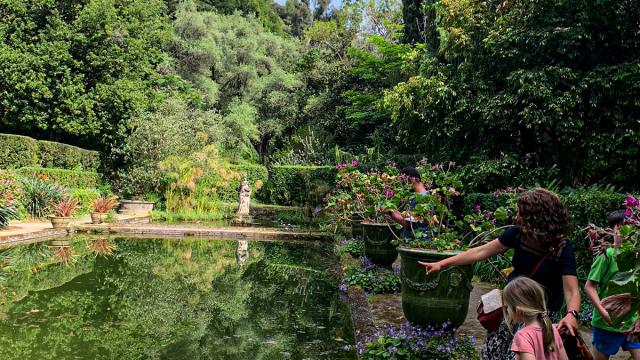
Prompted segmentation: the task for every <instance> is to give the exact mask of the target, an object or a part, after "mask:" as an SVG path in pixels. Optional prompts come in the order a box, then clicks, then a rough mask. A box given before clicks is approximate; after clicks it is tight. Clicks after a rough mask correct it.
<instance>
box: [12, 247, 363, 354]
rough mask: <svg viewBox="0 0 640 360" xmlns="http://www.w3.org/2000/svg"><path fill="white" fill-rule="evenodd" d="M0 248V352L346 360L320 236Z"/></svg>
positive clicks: (340, 308) (345, 335) (342, 312)
mask: <svg viewBox="0 0 640 360" xmlns="http://www.w3.org/2000/svg"><path fill="white" fill-rule="evenodd" d="M68 240H69V241H68V243H65V242H57V243H55V246H52V243H37V244H30V245H25V246H19V247H14V248H11V249H6V250H0V358H2V359H3V360H4V359H21V360H25V359H354V358H355V354H353V353H352V352H345V351H344V350H343V347H344V346H345V345H346V344H351V343H353V330H352V329H351V327H350V320H349V314H348V309H347V305H346V304H345V303H344V302H343V301H342V300H341V299H340V297H339V294H338V292H337V290H336V289H337V287H336V280H335V278H334V277H332V276H331V275H330V272H331V271H328V270H329V269H334V268H335V266H336V262H335V261H336V260H335V258H334V256H333V255H332V252H331V248H330V247H329V245H327V244H323V243H320V242H308V243H291V242H255V241H251V242H247V241H230V240H209V239H207V240H197V239H137V238H120V237H113V238H96V237H88V236H74V237H71V238H68Z"/></svg>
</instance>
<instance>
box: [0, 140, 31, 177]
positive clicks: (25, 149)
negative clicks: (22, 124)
mask: <svg viewBox="0 0 640 360" xmlns="http://www.w3.org/2000/svg"><path fill="white" fill-rule="evenodd" d="M39 160H40V159H39V156H38V141H37V140H35V139H32V138H30V137H28V136H20V135H8V134H0V168H2V169H16V168H21V167H24V166H37V165H38V164H39Z"/></svg>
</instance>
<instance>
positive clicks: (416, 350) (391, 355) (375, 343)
mask: <svg viewBox="0 0 640 360" xmlns="http://www.w3.org/2000/svg"><path fill="white" fill-rule="evenodd" d="M451 330H452V329H449V324H448V323H444V324H442V327H441V328H439V329H434V328H427V329H422V328H421V327H419V326H414V325H411V324H410V323H405V324H403V325H402V326H400V327H399V328H396V327H395V326H393V325H387V326H385V327H384V328H383V329H381V330H379V331H377V332H376V333H375V334H374V336H372V337H370V338H367V339H366V340H365V342H359V343H358V344H356V347H357V350H358V354H359V355H360V358H361V359H369V360H377V359H399V360H417V359H439V360H479V359H480V356H479V355H478V353H477V352H476V350H475V347H474V344H475V340H474V339H473V338H472V337H462V336H456V335H455V333H454V332H453V331H451ZM345 350H350V347H349V346H347V347H345Z"/></svg>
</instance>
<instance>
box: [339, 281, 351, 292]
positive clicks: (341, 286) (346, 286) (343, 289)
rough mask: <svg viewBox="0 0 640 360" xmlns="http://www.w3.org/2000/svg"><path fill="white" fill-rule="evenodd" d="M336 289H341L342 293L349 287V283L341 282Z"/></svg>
mask: <svg viewBox="0 0 640 360" xmlns="http://www.w3.org/2000/svg"><path fill="white" fill-rule="evenodd" d="M338 289H339V290H340V291H342V292H343V293H346V292H347V290H348V289H349V285H347V284H345V283H342V284H340V285H338Z"/></svg>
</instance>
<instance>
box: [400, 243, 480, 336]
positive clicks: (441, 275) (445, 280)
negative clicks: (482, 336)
mask: <svg viewBox="0 0 640 360" xmlns="http://www.w3.org/2000/svg"><path fill="white" fill-rule="evenodd" d="M397 251H398V253H399V254H400V261H401V265H400V266H401V273H400V278H401V280H402V311H403V312H404V317H405V318H406V319H407V320H409V321H411V322H412V323H415V324H419V325H422V326H429V325H431V326H439V325H441V324H442V323H444V322H449V323H450V324H451V326H453V327H458V326H460V325H462V323H463V322H464V320H465V318H466V317H467V310H468V309H469V295H470V294H471V289H473V286H472V285H471V278H472V276H473V270H472V267H471V266H470V265H466V266H453V267H448V268H445V269H442V270H441V271H439V272H437V273H435V274H432V275H427V274H426V271H425V268H424V266H422V265H420V264H418V261H426V262H436V261H440V260H442V259H445V258H448V257H451V256H453V255H456V254H458V252H454V251H448V252H438V251H436V250H426V249H412V248H407V247H402V246H401V247H398V250H397Z"/></svg>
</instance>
